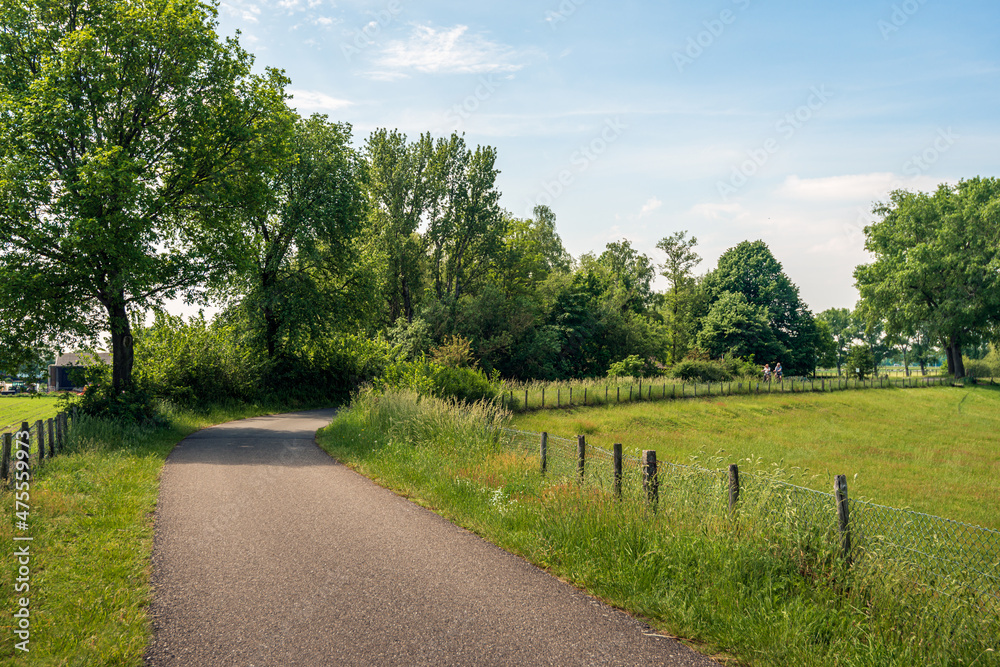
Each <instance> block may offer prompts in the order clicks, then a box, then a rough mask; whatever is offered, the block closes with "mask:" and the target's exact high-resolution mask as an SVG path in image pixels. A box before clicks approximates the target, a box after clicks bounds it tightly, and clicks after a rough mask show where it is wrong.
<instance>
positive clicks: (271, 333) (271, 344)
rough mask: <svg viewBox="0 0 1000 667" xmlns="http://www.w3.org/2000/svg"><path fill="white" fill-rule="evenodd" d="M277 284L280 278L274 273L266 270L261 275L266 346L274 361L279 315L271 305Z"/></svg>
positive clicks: (268, 356)
mask: <svg viewBox="0 0 1000 667" xmlns="http://www.w3.org/2000/svg"><path fill="white" fill-rule="evenodd" d="M277 282H278V277H277V275H275V273H274V272H273V271H269V270H265V271H264V272H263V273H262V274H261V277H260V286H261V293H262V296H263V297H264V345H265V346H266V347H267V358H268V359H274V353H275V350H276V349H277V341H278V326H279V322H278V314H277V313H276V312H274V307H273V306H272V305H271V304H272V303H273V302H274V297H275V288H276V285H277Z"/></svg>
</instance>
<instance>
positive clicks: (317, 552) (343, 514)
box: [146, 410, 717, 667]
mask: <svg viewBox="0 0 1000 667" xmlns="http://www.w3.org/2000/svg"><path fill="white" fill-rule="evenodd" d="M332 416H333V411H329V410H326V411H312V412H299V413H292V414H286V415H276V416H270V417H257V418H254V419H247V420H243V421H239V422H231V423H229V424H223V425H221V426H216V427H213V428H209V429H205V430H203V431H200V432H198V433H196V434H194V435H191V436H189V437H188V438H186V439H185V440H183V441H182V442H181V443H180V444H179V445H178V446H177V447H176V448H175V449H174V451H173V452H172V453H171V455H170V456H169V457H168V459H167V462H166V465H165V467H164V469H163V476H162V479H161V485H160V498H159V503H158V506H157V510H156V533H155V540H154V549H153V573H152V582H153V602H152V605H151V617H152V622H153V631H154V636H153V640H152V642H151V643H150V645H149V647H148V648H147V652H146V661H147V664H149V665H155V666H161V667H168V666H170V667H173V666H184V667H189V666H193V667H209V666H213V665H240V666H241V667H263V666H264V665H276V666H286V665H683V666H696V665H697V666H709V665H717V663H715V662H713V661H711V660H709V659H708V658H706V657H704V656H702V655H700V654H698V653H695V652H694V651H692V650H690V649H689V648H687V647H685V646H683V645H682V644H679V643H678V642H676V641H674V640H672V639H669V638H666V637H658V636H655V635H656V633H655V631H654V630H652V629H650V628H649V626H647V625H646V624H644V623H642V622H641V621H639V620H637V619H635V618H633V617H631V616H629V615H627V614H625V613H623V612H620V611H617V610H615V609H613V608H611V607H609V606H607V605H605V604H603V603H601V602H599V601H598V600H595V599H594V598H592V597H590V596H588V595H585V594H584V593H582V592H580V591H579V590H577V589H575V588H573V587H572V586H570V585H568V584H566V583H564V582H562V581H559V580H558V579H556V578H555V577H552V576H551V575H549V574H547V573H545V572H544V571H542V570H540V569H538V568H536V567H534V566H533V565H531V564H529V563H528V562H526V561H524V560H523V559H521V558H518V557H516V556H513V555H511V554H509V553H507V552H505V551H502V550H501V549H498V548H497V547H495V546H493V545H491V544H489V543H488V542H486V541H484V540H482V539H480V538H479V537H477V536H476V535H474V534H472V533H470V532H468V531H466V530H463V529H461V528H458V527H456V526H455V525H453V524H451V523H449V522H448V521H445V520H444V519H442V518H441V517H439V516H437V515H436V514H434V513H433V512H430V511H428V510H426V509H424V508H422V507H420V506H418V505H415V504H413V503H411V502H409V501H407V500H405V499H402V498H400V497H398V496H396V495H394V494H393V493H391V492H389V491H387V490H385V489H383V488H381V487H379V486H378V485H376V484H374V483H372V482H371V481H370V480H368V479H366V478H365V477H363V476H361V475H358V474H356V473H354V472H352V471H351V470H350V469H348V468H346V467H345V466H343V465H341V464H340V463H338V462H337V461H335V460H333V459H332V458H330V456H328V455H327V454H326V453H325V452H323V451H322V450H321V449H320V448H319V447H318V446H317V445H316V444H315V432H316V430H317V429H319V428H321V427H322V426H324V425H326V424H327V423H329V421H330V419H331V418H332Z"/></svg>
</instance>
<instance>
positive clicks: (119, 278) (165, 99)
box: [0, 0, 286, 390]
mask: <svg viewBox="0 0 1000 667" xmlns="http://www.w3.org/2000/svg"><path fill="white" fill-rule="evenodd" d="M0 12H2V15H0V26H2V28H0V197H2V199H3V202H4V204H3V208H2V209H0V272H2V273H3V274H4V275H5V280H4V281H2V283H0V315H2V316H3V318H4V319H5V320H6V321H19V322H21V323H22V324H23V329H21V332H22V335H25V336H30V337H34V338H42V337H46V338H49V339H55V338H58V337H59V336H60V335H67V334H68V335H71V336H76V337H88V338H91V337H93V336H94V335H95V333H96V332H98V331H100V330H101V329H105V330H107V331H109V332H110V334H111V344H112V353H113V358H114V364H113V367H114V371H113V386H114V389H115V390H122V389H127V388H129V387H130V386H131V383H132V364H133V342H132V335H131V323H130V317H129V316H130V314H131V313H134V312H136V311H141V310H143V309H145V308H147V307H149V306H152V305H156V304H158V303H160V302H161V301H162V300H163V299H164V298H168V297H172V296H175V295H177V294H179V293H181V292H183V291H185V290H187V289H189V288H194V287H196V286H198V285H201V284H203V283H204V281H205V278H206V275H208V274H210V273H212V272H213V271H214V270H216V269H217V268H221V267H216V266H213V265H211V264H210V263H208V262H206V253H205V252H204V250H205V245H204V244H205V243H207V242H209V238H208V236H207V235H206V234H205V230H206V229H208V228H210V227H208V226H205V225H204V223H205V222H206V217H208V218H210V216H211V211H206V209H205V207H203V206H193V205H192V203H193V202H194V201H195V200H196V199H202V198H208V199H212V198H216V197H219V196H220V193H223V192H224V191H225V190H224V188H223V187H222V186H223V185H224V184H225V183H226V182H227V181H228V180H229V179H231V178H233V177H235V175H236V174H237V173H238V171H239V169H240V168H241V165H242V164H243V162H244V161H245V156H244V155H243V151H244V150H245V149H246V148H247V147H248V146H249V145H251V144H252V140H253V137H254V132H255V128H256V127H257V126H258V124H259V121H260V119H261V118H264V117H267V116H268V115H270V114H273V113H275V111H276V110H278V109H282V108H283V107H284V93H283V87H284V85H285V83H286V80H285V78H284V76H283V75H282V74H281V73H279V72H276V71H273V70H268V71H267V72H266V73H265V74H263V75H254V74H252V73H251V69H250V67H251V62H252V59H251V57H250V55H249V54H248V53H247V52H246V51H244V50H243V49H242V48H240V46H239V44H238V43H237V42H236V41H235V40H227V41H225V42H220V41H219V39H218V37H217V36H216V33H215V25H216V9H215V6H214V5H211V4H206V3H204V2H200V1H198V0H140V1H138V2H137V1H133V0H88V1H87V2H83V1H82V0H58V1H56V0H24V1H22V2H18V3H4V4H3V5H2V9H0Z"/></svg>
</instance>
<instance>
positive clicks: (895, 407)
mask: <svg viewBox="0 0 1000 667" xmlns="http://www.w3.org/2000/svg"><path fill="white" fill-rule="evenodd" d="M513 425H514V427H515V428H519V429H523V430H528V431H547V432H549V433H552V434H553V435H558V436H562V437H568V438H572V437H575V436H576V435H585V436H587V439H588V441H589V442H591V443H593V444H595V445H597V446H600V447H606V448H609V449H610V447H611V444H612V443H615V442H620V443H622V444H623V446H624V448H625V450H626V451H629V450H631V451H632V452H635V451H637V450H642V449H654V450H656V453H657V457H658V458H659V459H661V460H667V461H670V462H674V463H689V462H691V461H692V460H693V459H695V460H698V462H699V463H700V464H701V465H711V466H712V467H717V466H721V465H722V464H729V463H737V464H739V465H740V468H741V470H742V469H744V468H745V466H747V465H748V460H749V459H753V460H754V461H755V462H756V466H758V467H764V468H771V467H772V466H779V467H781V468H783V469H784V470H786V471H787V472H788V473H789V474H790V475H792V477H793V479H791V480H790V481H793V482H794V483H796V484H800V485H802V486H807V487H809V488H814V489H817V490H820V491H826V492H830V491H831V490H832V488H833V476H834V475H837V474H843V475H847V478H848V485H849V487H848V488H849V493H850V495H851V497H853V498H859V499H865V500H869V501H872V502H876V503H879V504H883V505H890V506H893V507H900V508H909V509H913V510H915V511H918V512H925V513H928V514H934V515H937V516H942V517H945V518H948V519H954V520H956V521H963V522H967V523H972V524H976V525H980V526H985V527H987V528H993V529H1000V492H998V491H997V488H998V487H997V479H998V477H1000V436H998V434H1000V387H995V386H992V387H991V386H977V387H970V388H952V387H931V388H918V389H886V390H880V391H848V392H837V393H834V394H795V395H791V394H784V395H771V396H759V397H758V396H753V397H747V396H736V397H722V398H720V397H713V398H711V399H707V400H688V401H667V402H654V403H635V404H628V405H620V406H614V405H612V406H605V407H589V408H580V407H575V408H572V409H567V410H546V411H544V412H533V413H527V414H520V415H515V417H514V420H513ZM716 455H718V456H719V457H721V460H718V459H716V460H713V459H714V457H715V456H716Z"/></svg>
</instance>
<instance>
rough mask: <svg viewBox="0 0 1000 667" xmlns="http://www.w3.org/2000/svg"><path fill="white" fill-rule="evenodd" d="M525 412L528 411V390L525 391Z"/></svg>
mask: <svg viewBox="0 0 1000 667" xmlns="http://www.w3.org/2000/svg"><path fill="white" fill-rule="evenodd" d="M524 411H525V412H527V411H528V390H527V389H525V390H524Z"/></svg>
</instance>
